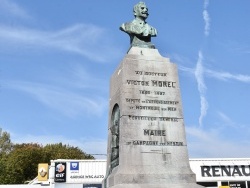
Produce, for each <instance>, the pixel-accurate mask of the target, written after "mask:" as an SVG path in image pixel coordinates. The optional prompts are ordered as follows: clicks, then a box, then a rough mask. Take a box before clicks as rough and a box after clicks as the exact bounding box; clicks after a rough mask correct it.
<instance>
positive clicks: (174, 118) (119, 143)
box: [103, 47, 202, 188]
mask: <svg viewBox="0 0 250 188" xmlns="http://www.w3.org/2000/svg"><path fill="white" fill-rule="evenodd" d="M109 117H110V118H109V136H108V157H107V165H108V166H107V175H106V178H105V180H104V182H103V184H104V187H107V188H163V187H164V188H170V187H171V188H198V187H202V186H199V185H197V184H196V180H195V174H194V173H193V172H192V171H191V169H190V166H189V158H188V153H187V143H186V136H185V128H184V121H183V114H182V104H181V96H180V87H179V80H178V72H177V67H176V65H175V64H173V63H171V62H170V60H169V59H167V58H164V57H162V56H161V55H160V54H159V52H158V50H157V49H147V48H139V47H132V48H131V49H130V50H129V52H128V54H127V55H126V56H125V58H124V59H123V60H122V62H121V63H120V65H119V67H118V68H117V70H116V71H115V73H114V74H113V75H112V78H111V84H110V111H109Z"/></svg>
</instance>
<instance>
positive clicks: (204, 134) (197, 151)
mask: <svg viewBox="0 0 250 188" xmlns="http://www.w3.org/2000/svg"><path fill="white" fill-rule="evenodd" d="M186 131H187V136H188V138H189V141H188V148H189V153H190V157H214V158H216V157H217V158H220V157H227V158H228V157H248V156H249V155H250V150H249V147H250V143H249V142H245V141H244V140H238V142H234V141H232V140H230V139H228V140H227V139H225V137H223V136H222V135H224V134H223V133H224V131H220V130H218V129H210V130H209V129H206V130H203V129H201V128H197V127H188V126H187V127H186Z"/></svg>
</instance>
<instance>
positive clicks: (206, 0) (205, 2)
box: [204, 0, 209, 9]
mask: <svg viewBox="0 0 250 188" xmlns="http://www.w3.org/2000/svg"><path fill="white" fill-rule="evenodd" d="M208 5H209V0H204V9H207V7H208Z"/></svg>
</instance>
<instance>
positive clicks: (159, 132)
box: [143, 129, 166, 136]
mask: <svg viewBox="0 0 250 188" xmlns="http://www.w3.org/2000/svg"><path fill="white" fill-rule="evenodd" d="M143 132H144V135H146V136H166V130H151V129H144V130H143Z"/></svg>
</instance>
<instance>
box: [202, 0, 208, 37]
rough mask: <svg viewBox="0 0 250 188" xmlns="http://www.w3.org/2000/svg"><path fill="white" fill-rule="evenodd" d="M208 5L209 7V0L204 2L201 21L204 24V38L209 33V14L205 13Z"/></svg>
mask: <svg viewBox="0 0 250 188" xmlns="http://www.w3.org/2000/svg"><path fill="white" fill-rule="evenodd" d="M208 5H209V0H205V1H204V10H203V20H204V22H205V28H204V34H205V36H208V35H209V31H210V16H209V13H208V11H207V7H208Z"/></svg>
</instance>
